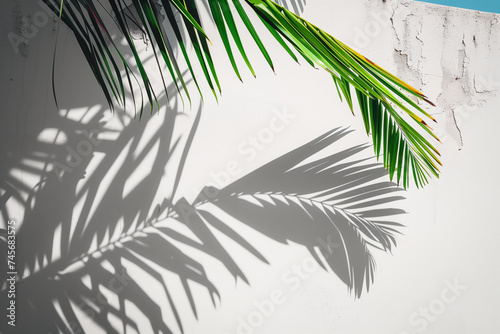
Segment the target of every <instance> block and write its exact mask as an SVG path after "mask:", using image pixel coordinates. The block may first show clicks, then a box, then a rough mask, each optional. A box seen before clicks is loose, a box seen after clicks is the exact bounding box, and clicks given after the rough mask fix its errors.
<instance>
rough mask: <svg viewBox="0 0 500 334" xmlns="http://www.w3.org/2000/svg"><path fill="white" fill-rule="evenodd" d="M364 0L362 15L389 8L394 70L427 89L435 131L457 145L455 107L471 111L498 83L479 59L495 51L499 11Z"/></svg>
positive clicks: (499, 39)
mask: <svg viewBox="0 0 500 334" xmlns="http://www.w3.org/2000/svg"><path fill="white" fill-rule="evenodd" d="M364 3H365V6H366V7H367V8H369V10H368V11H367V12H366V17H367V18H369V17H370V13H372V12H373V11H375V12H383V11H385V12H387V11H388V12H390V13H392V14H391V18H390V21H391V22H390V24H391V28H392V37H390V39H391V40H390V41H389V43H391V45H393V55H392V57H393V61H394V64H395V72H396V73H395V74H396V75H398V76H399V77H402V78H404V79H405V80H407V81H408V82H411V84H412V85H413V86H415V87H416V88H418V89H420V90H422V91H423V92H424V93H425V94H427V95H429V97H430V98H431V100H433V101H434V102H435V103H436V105H437V106H438V108H439V110H440V111H439V112H437V113H436V112H435V111H433V113H434V114H435V115H436V118H437V119H438V120H439V123H440V124H439V126H438V128H437V129H438V131H437V132H438V133H441V134H444V135H446V137H448V138H451V139H453V140H454V141H455V142H456V143H457V146H458V148H461V147H462V146H463V145H464V142H463V138H462V136H461V133H460V128H459V124H457V115H456V113H457V112H460V111H461V110H464V109H467V110H468V111H471V112H472V114H473V112H474V111H476V110H478V109H479V108H480V107H481V106H483V105H484V103H485V102H486V101H487V100H488V99H489V98H491V97H492V96H494V95H495V94H496V93H497V92H498V89H499V88H500V87H499V86H500V85H499V82H500V77H499V75H500V74H499V72H498V71H496V72H495V73H492V72H491V69H489V68H487V67H486V65H485V64H491V63H492V61H493V62H494V59H495V58H498V56H499V55H500V29H499V28H500V26H499V18H500V15H498V14H493V13H484V12H478V11H472V10H462V9H458V8H452V7H447V6H439V5H433V4H427V3H422V2H416V1H411V0H393V1H365V2H364ZM385 37H386V38H388V37H387V36H385ZM369 52H371V50H369V51H366V53H369ZM462 116H463V115H462ZM467 117H468V116H467ZM458 118H459V117H458ZM462 118H463V117H462Z"/></svg>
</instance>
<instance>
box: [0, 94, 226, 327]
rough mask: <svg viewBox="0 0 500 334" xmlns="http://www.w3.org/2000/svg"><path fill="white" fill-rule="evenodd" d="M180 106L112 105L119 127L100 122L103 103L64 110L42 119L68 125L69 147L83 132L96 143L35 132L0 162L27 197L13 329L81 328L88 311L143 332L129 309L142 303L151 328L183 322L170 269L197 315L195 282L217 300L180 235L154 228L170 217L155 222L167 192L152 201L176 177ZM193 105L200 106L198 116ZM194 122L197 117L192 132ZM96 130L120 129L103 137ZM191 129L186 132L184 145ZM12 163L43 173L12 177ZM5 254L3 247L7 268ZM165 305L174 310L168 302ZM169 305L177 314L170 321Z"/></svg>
mask: <svg viewBox="0 0 500 334" xmlns="http://www.w3.org/2000/svg"><path fill="white" fill-rule="evenodd" d="M163 102H164V101H163ZM94 109H95V108H94ZM177 109H178V106H174V107H173V108H171V109H169V108H167V110H166V111H162V112H164V113H165V114H164V115H163V119H158V118H159V116H155V118H156V119H153V117H151V118H150V119H148V120H146V119H143V120H142V121H141V122H137V121H135V120H133V119H130V117H128V116H126V115H121V114H117V115H116V118H114V120H117V119H118V120H119V122H118V123H120V126H118V128H119V129H118V130H114V128H113V127H108V126H107V125H106V124H100V123H101V119H102V117H103V110H99V111H97V112H95V113H94V114H93V115H92V114H91V113H89V111H87V112H85V113H84V115H83V117H82V119H84V118H85V119H86V120H87V121H85V122H83V121H81V122H79V121H70V120H69V119H66V118H65V117H62V118H61V119H58V120H57V121H56V122H55V124H51V125H48V127H49V128H59V129H62V130H63V131H64V132H65V134H66V137H67V142H66V143H65V144H67V145H66V147H72V148H75V150H76V148H77V147H79V145H80V144H81V143H82V142H83V141H85V142H88V143H90V142H92V143H94V147H93V148H92V150H91V152H89V154H84V155H81V156H79V157H78V159H76V160H75V157H72V158H71V159H68V151H67V150H65V149H64V147H62V146H60V145H49V144H47V143H42V142H37V141H35V142H34V143H32V145H30V146H29V150H27V151H26V152H24V157H20V159H19V160H16V161H17V162H16V161H10V162H11V164H12V165H11V166H10V167H9V166H7V165H3V166H2V167H5V171H6V172H5V174H4V175H5V176H6V178H5V182H4V184H5V185H6V186H5V187H12V188H13V189H21V190H22V191H24V192H26V193H28V194H29V195H28V196H27V197H28V199H27V200H25V199H24V198H23V196H21V195H19V196H17V197H18V198H19V199H20V200H19V201H18V202H21V203H22V204H23V205H24V207H23V209H24V210H23V211H24V217H23V218H22V219H20V221H22V227H21V228H20V229H19V231H18V232H17V240H18V245H17V249H18V254H17V259H16V262H17V269H18V272H19V277H18V286H19V290H18V296H17V305H18V314H20V315H22V319H23V320H24V321H19V322H18V325H17V328H16V329H17V330H20V331H21V332H26V333H60V332H63V333H82V332H84V331H86V328H87V327H86V325H85V323H87V324H88V323H89V321H90V322H92V323H93V324H94V325H95V327H97V328H100V329H101V330H102V331H104V332H107V333H116V332H126V331H127V329H128V330H130V329H132V330H134V329H135V331H137V332H140V329H139V327H140V325H138V322H137V320H136V319H133V318H132V317H131V316H130V313H133V312H135V311H134V310H135V309H138V310H140V312H142V314H143V315H144V316H145V318H147V319H149V326H150V328H151V331H152V332H155V333H159V332H162V333H171V332H179V331H180V332H183V326H182V322H181V314H180V312H179V311H178V309H177V303H176V300H175V297H173V296H172V293H171V290H172V288H170V287H169V285H170V283H169V282H170V281H169V280H167V279H166V278H165V275H166V274H167V273H168V274H169V275H170V276H175V277H176V278H177V280H178V281H180V282H181V286H182V289H183V291H184V293H185V296H186V298H187V299H188V300H189V304H190V305H191V308H192V312H193V313H194V314H195V316H196V315H197V310H196V306H195V302H194V300H195V298H194V294H193V292H192V285H193V284H196V285H197V286H201V287H202V288H205V289H206V291H207V292H208V296H209V297H210V298H211V300H212V302H213V303H214V304H215V299H216V298H217V297H218V293H217V290H216V288H215V286H214V285H213V284H212V283H211V282H210V280H209V279H208V277H207V275H206V273H205V270H204V267H203V265H202V264H200V262H199V261H198V260H196V259H194V258H193V257H192V256H188V255H186V254H184V252H183V251H182V250H181V248H180V246H179V243H177V244H173V243H171V242H169V240H167V239H166V238H165V234H163V233H161V231H160V229H159V228H160V227H162V223H165V224H167V225H168V223H169V221H168V220H165V219H164V220H162V221H161V222H160V223H158V224H156V223H157V220H158V217H159V216H160V215H162V214H165V212H166V210H167V209H168V207H169V206H170V205H169V204H168V203H169V201H168V200H166V199H165V200H163V201H162V203H159V204H156V205H155V201H157V200H156V198H157V196H156V195H157V194H158V193H164V192H165V191H164V189H162V188H160V186H161V185H162V180H163V179H164V178H170V179H172V180H173V179H174V178H173V176H170V175H167V177H165V166H166V165H167V164H168V163H169V162H170V161H171V159H172V155H173V154H174V153H175V152H176V151H178V150H179V147H180V146H179V143H180V142H181V138H182V136H181V137H176V136H175V135H174V131H173V130H174V127H175V126H177V127H178V126H179V125H180V126H182V124H178V122H177V121H176V120H177V119H179V118H186V116H184V114H178V113H177V111H176V110H177ZM94 111H95V110H94ZM199 115H200V112H198V116H197V117H196V119H195V125H196V122H197V121H199ZM151 123H152V124H153V125H155V126H153V130H152V131H151V127H150V126H149V127H148V125H151ZM157 124H159V126H156V125H157ZM184 126H185V124H184ZM115 127H116V124H115ZM96 129H100V130H96ZM194 131H195V127H194V126H193V130H192V131H191V132H192V133H194ZM85 133H86V134H87V135H85ZM89 134H90V137H89ZM101 134H105V135H115V137H116V138H114V139H106V138H100V136H99V135H101ZM104 137H106V136H104ZM191 137H192V136H190V137H189V138H188V140H187V141H185V146H186V148H188V147H189V146H190V141H192V138H191ZM98 156H99V157H100V158H98ZM148 156H149V157H150V158H149V160H148V166H147V168H149V173H148V174H147V175H146V176H145V177H144V178H142V179H141V180H140V181H139V182H137V184H135V185H134V186H133V187H132V189H131V190H126V189H125V185H126V183H127V181H129V179H130V178H131V177H132V175H133V174H134V173H135V172H137V171H140V170H141V169H143V168H144V164H143V163H144V161H146V158H147V157H148ZM183 156H185V154H183ZM37 157H38V160H39V161H40V162H42V163H43V164H44V167H41V168H40V167H37V168H36V169H35V168H30V166H29V164H26V160H29V159H36V158H37ZM151 157H152V159H151ZM72 159H73V161H72ZM182 159H184V158H182ZM182 159H181V160H182ZM56 163H59V165H60V166H63V165H66V164H68V163H69V166H71V168H69V167H68V166H67V165H66V167H67V169H64V168H63V169H64V170H56V172H54V171H53V170H52V169H51V168H47V165H53V166H52V167H54V166H55V165H56ZM92 164H94V166H93V167H92V166H91V165H92ZM91 167H92V168H91ZM14 168H17V169H19V170H23V171H30V172H31V173H32V174H34V175H36V176H37V177H38V178H39V179H40V181H39V182H38V183H37V185H36V186H35V187H33V188H30V186H29V185H28V184H27V183H26V184H22V180H16V178H14V177H9V173H8V170H9V169H14ZM89 171H90V172H89ZM60 172H62V173H60ZM177 178H178V176H176V179H177ZM103 183H105V184H103ZM5 187H4V188H5ZM166 193H168V191H167V192H166ZM5 194H7V192H5ZM15 195H16V192H9V196H7V195H6V196H5V197H4V198H3V199H2V200H3V202H2V214H3V216H4V217H9V210H8V205H7V204H8V202H9V200H11V199H14V198H16V196H15ZM155 196H156V197H155ZM166 216H168V214H166ZM2 233H3V232H2ZM4 241H5V240H4V238H3V237H2V236H0V245H1V246H2V249H4V248H6V243H5V242H4ZM3 260H4V259H3V257H2V268H5V267H4V265H5V263H4V261H3ZM129 267H133V268H134V270H133V273H130V274H129V272H130V270H129V269H128V268H129ZM137 273H139V274H142V275H146V276H148V277H149V278H150V279H151V280H152V281H154V282H156V283H158V284H159V285H160V286H161V287H162V288H163V294H164V296H165V303H162V302H158V300H156V299H155V298H154V294H152V293H151V291H148V289H147V287H145V286H144V285H142V284H139V283H138V282H140V281H141V280H140V278H139V277H140V275H139V276H138V274H137ZM1 289H2V291H1V295H2V300H7V298H3V297H4V296H5V295H6V293H7V291H6V285H5V284H4V285H3V286H2V287H1ZM130 304H133V305H134V306H133V307H132V308H133V309H134V310H132V311H131V307H130V306H128V307H127V305H130ZM168 306H169V307H170V310H169V311H170V312H169V311H166V308H167V307H168ZM166 313H169V314H171V317H172V318H173V321H172V322H169V323H168V325H167V321H166V320H165V319H166V318H167V316H166ZM25 319H29V321H25ZM113 319H114V322H113V321H112V320H113ZM2 324H4V322H2ZM117 324H120V325H117ZM141 326H144V324H142V325H141ZM2 330H3V329H2Z"/></svg>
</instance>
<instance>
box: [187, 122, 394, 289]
mask: <svg viewBox="0 0 500 334" xmlns="http://www.w3.org/2000/svg"><path fill="white" fill-rule="evenodd" d="M349 132H350V131H348V130H345V129H336V130H332V131H330V132H328V133H326V134H324V135H322V136H320V137H318V138H317V139H315V140H314V141H312V142H310V143H308V144H306V145H304V146H302V147H300V148H298V149H296V150H294V151H292V152H290V153H288V154H285V155H284V156H282V157H280V158H278V159H276V160H274V161H272V162H270V163H268V164H266V165H265V166H263V167H261V168H259V169H257V170H256V171H254V172H252V173H250V174H249V175H247V176H245V177H243V178H241V179H240V180H238V181H236V182H234V183H232V184H231V185H229V186H227V187H225V188H223V189H222V190H220V191H219V190H218V189H214V188H205V189H204V190H203V191H202V193H201V194H200V196H199V197H198V199H197V200H196V201H195V203H194V206H195V207H197V213H198V214H199V216H200V217H203V219H205V221H206V222H207V223H209V224H212V225H213V226H214V227H215V228H220V227H221V226H224V223H223V222H222V220H221V219H219V218H217V217H216V215H214V214H212V213H211V212H210V210H209V209H208V210H207V209H205V207H206V205H209V206H215V207H217V208H219V209H222V210H223V211H224V212H225V213H227V214H229V215H230V216H232V217H234V218H236V219H237V220H239V221H241V222H242V223H244V224H246V225H248V226H250V227H252V228H253V229H255V230H257V231H259V232H261V233H262V234H264V235H266V236H268V237H270V238H272V239H274V240H276V241H278V242H280V243H287V242H289V241H292V242H295V243H298V244H301V245H304V246H306V247H307V249H308V250H309V251H310V253H311V255H312V256H314V258H315V259H316V261H317V262H318V263H319V264H320V265H321V266H323V268H325V265H327V266H328V267H329V268H331V269H332V270H333V272H335V273H336V274H337V276H338V277H339V278H340V279H341V280H342V281H343V282H344V283H345V284H346V285H347V286H348V288H349V289H351V290H353V291H354V293H355V295H356V296H357V297H360V296H361V293H362V291H363V287H366V289H367V290H368V289H369V286H370V284H371V283H372V282H373V275H374V269H375V260H374V257H373V254H372V251H373V249H379V250H383V251H390V250H391V248H392V247H393V246H394V245H396V239H395V234H396V233H398V232H397V228H398V227H400V226H401V225H400V224H399V223H396V222H393V221H390V220H388V217H390V216H393V215H397V214H401V213H403V212H404V211H402V210H400V209H394V208H391V207H389V206H388V205H391V204H392V203H393V202H394V201H397V200H401V199H403V197H402V196H398V195H394V193H395V192H399V191H401V189H400V188H398V187H397V186H396V185H395V184H394V183H392V182H387V181H385V178H384V176H386V174H387V173H386V171H385V170H384V169H383V167H382V166H381V165H380V164H378V163H371V162H370V160H371V159H356V158H355V157H356V156H357V155H358V153H360V152H362V151H364V150H365V149H366V148H367V146H366V145H359V146H355V147H352V148H348V149H345V150H342V151H339V152H337V153H334V154H332V155H329V156H327V157H324V158H321V159H317V160H314V161H312V162H307V163H304V161H305V160H307V159H310V158H311V157H312V156H313V155H314V154H316V153H319V152H320V151H321V150H323V149H325V148H327V147H328V146H330V145H333V144H336V142H337V141H338V140H339V139H341V138H342V137H344V136H345V135H347V134H348V133H349ZM209 194H217V195H216V196H213V195H212V196H210V195H209ZM181 216H182V217H183V219H184V220H185V221H188V222H189V223H191V224H193V221H194V220H193V218H192V217H191V216H192V215H191V214H190V212H189V211H188V210H186V209H184V210H183V211H182V212H181ZM195 217H197V216H195ZM196 219H199V218H196ZM224 228H226V229H227V228H228V227H227V226H225V227H224Z"/></svg>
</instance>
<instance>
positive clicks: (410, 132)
mask: <svg viewBox="0 0 500 334" xmlns="http://www.w3.org/2000/svg"><path fill="white" fill-rule="evenodd" d="M44 1H45V2H46V3H47V4H48V5H49V6H50V7H51V8H52V9H53V10H54V11H56V12H58V13H59V14H60V15H61V19H62V20H63V21H64V22H65V23H66V24H67V25H68V27H69V28H70V29H71V30H72V31H73V32H74V34H75V36H76V38H77V41H78V43H79V45H80V47H81V49H82V52H83V53H84V55H85V57H86V58H87V62H88V63H89V65H90V67H91V69H92V71H93V73H94V76H95V77H96V80H97V81H98V83H99V85H100V86H101V88H102V89H103V92H104V94H105V96H106V99H107V101H108V103H109V104H110V106H111V107H113V105H114V103H118V104H125V96H124V95H125V84H124V80H123V79H122V77H121V76H122V73H121V72H120V68H121V69H122V70H123V71H124V73H125V77H126V78H127V80H126V82H128V87H129V88H130V89H129V90H130V91H133V87H132V86H133V85H132V82H133V81H137V80H138V79H137V78H136V75H135V74H134V72H133V71H132V67H137V71H138V73H139V75H138V77H140V81H137V82H140V87H141V93H142V91H144V92H145V95H146V96H147V99H148V102H149V104H150V105H151V112H153V106H154V105H155V104H156V105H157V106H158V100H157V97H156V96H157V92H155V88H154V87H153V85H152V83H151V79H150V76H151V75H158V74H159V77H160V78H161V80H162V82H163V86H164V89H166V83H165V80H166V78H165V74H164V72H168V76H169V77H170V79H171V81H172V82H173V83H174V84H175V86H176V88H177V91H178V92H179V93H180V94H181V96H182V95H185V97H186V98H187V100H188V101H191V96H190V93H189V91H188V89H187V85H186V82H187V78H185V74H183V73H182V72H181V67H182V66H183V65H181V64H180V61H181V60H183V63H184V64H185V66H187V67H188V69H189V73H190V76H191V77H192V78H193V81H194V83H195V85H196V87H197V89H198V91H199V93H200V94H202V90H201V89H200V85H199V81H198V79H197V77H196V73H195V70H194V67H193V66H192V64H193V61H192V60H191V56H190V53H189V52H188V50H187V48H186V45H187V44H188V43H189V44H190V45H192V46H193V49H194V51H195V52H194V53H195V54H196V57H195V58H196V59H197V61H198V63H199V64H200V67H201V69H202V72H203V76H204V78H205V81H206V82H207V83H208V85H209V87H210V89H211V90H212V92H213V94H214V96H215V97H216V98H217V92H219V93H220V91H221V87H220V83H219V79H218V77H217V71H216V69H215V65H214V62H213V60H212V56H211V54H210V48H209V46H208V43H207V41H208V42H209V40H208V36H207V35H206V33H205V32H204V30H203V24H202V22H201V19H200V14H199V8H198V6H199V3H197V2H196V1H195V0H186V1H184V2H181V1H179V0H161V1H155V0H132V6H133V8H134V10H135V12H136V13H137V17H138V19H139V21H140V24H141V25H142V29H143V30H144V32H145V34H146V35H147V36H148V39H149V40H151V41H152V43H151V45H152V49H153V55H154V57H155V61H156V64H157V70H156V71H154V73H151V72H150V71H149V72H148V70H147V69H146V68H147V67H146V66H145V65H144V63H143V60H142V59H141V57H140V55H139V52H138V50H137V47H136V46H135V42H134V41H133V39H132V38H131V36H130V27H129V23H128V20H127V17H126V14H125V10H124V9H125V8H126V7H127V6H126V3H125V0H108V3H109V7H110V10H111V12H112V15H110V14H109V12H106V10H104V9H103V8H99V6H96V5H95V1H92V0H66V1H64V5H63V7H62V11H60V8H61V6H60V5H61V2H60V0H44ZM208 3H209V8H210V15H211V17H212V19H213V22H214V24H215V26H216V27H217V29H218V31H219V34H220V37H221V40H222V43H223V45H224V47H225V49H226V53H227V55H228V58H229V62H230V64H231V66H232V68H233V70H234V72H235V73H236V75H237V76H238V78H240V79H242V75H241V73H240V69H239V68H238V66H237V61H236V55H235V54H236V52H235V50H233V49H232V44H233V45H235V46H236V49H237V53H239V55H240V56H241V57H242V59H243V60H244V62H245V63H246V65H247V67H248V69H249V71H250V72H251V73H252V74H253V75H254V76H255V71H254V69H253V67H252V65H251V62H250V57H249V56H248V55H247V53H246V51H245V47H244V43H243V41H242V39H241V37H240V33H239V31H238V28H237V24H236V17H239V18H240V20H241V21H242V22H243V23H244V25H245V27H246V28H247V30H248V32H249V33H250V35H251V36H252V38H253V39H254V41H255V43H256V44H257V46H258V48H259V49H260V51H261V53H262V55H263V57H264V58H265V59H266V61H267V63H268V64H269V66H270V67H271V68H272V69H273V70H274V63H273V60H272V59H271V56H270V55H269V53H268V51H267V50H266V48H265V46H264V43H263V42H262V40H261V38H260V37H259V35H258V34H257V32H256V30H255V28H254V27H253V24H252V22H251V20H250V18H249V16H248V15H247V13H246V11H247V10H248V7H249V8H251V9H252V10H253V11H254V12H255V13H256V15H257V17H259V19H260V20H261V21H262V22H263V23H264V25H265V26H266V27H267V28H268V30H269V31H270V33H271V35H272V36H274V38H275V39H276V41H277V42H278V43H279V44H280V45H281V46H282V47H283V48H284V49H285V50H286V51H287V52H288V53H289V54H290V55H291V56H292V57H293V59H295V60H297V57H296V56H295V55H294V54H293V52H292V50H291V49H290V47H289V46H291V48H292V49H295V50H296V51H297V52H298V53H299V54H300V55H301V56H302V57H303V58H304V59H305V60H306V61H307V62H308V63H310V64H311V65H313V66H314V65H317V66H319V67H321V68H323V69H325V70H326V71H327V72H328V73H329V74H330V75H332V77H333V81H334V84H335V86H336V87H337V90H338V92H339V95H340V96H341V97H342V96H343V97H344V98H345V100H346V101H347V103H348V104H349V107H350V108H351V110H353V108H354V103H353V100H354V96H356V98H357V99H358V102H359V103H358V104H359V108H360V110H361V115H362V117H363V120H364V123H365V128H366V131H367V134H371V136H372V140H373V143H374V149H375V152H376V154H377V157H380V155H383V157H384V158H383V161H384V165H385V167H386V168H387V169H388V170H389V174H390V176H391V178H394V179H396V180H397V181H398V182H401V184H402V185H403V186H404V187H405V188H406V187H408V186H409V185H410V180H411V179H413V180H414V182H415V184H416V185H417V187H420V186H423V185H425V184H426V183H427V182H428V178H429V176H436V177H438V176H439V169H438V166H439V165H440V164H441V163H440V161H439V152H438V151H437V149H436V148H435V147H434V146H433V145H432V144H431V142H430V141H431V140H438V138H437V137H436V136H435V135H434V134H433V132H432V129H431V128H430V127H429V125H428V124H427V122H426V121H425V120H424V118H428V119H430V120H434V119H433V118H432V117H431V116H430V115H429V114H428V113H427V112H425V111H424V110H423V109H422V107H420V106H419V105H418V103H417V102H416V101H418V100H424V101H427V102H429V103H430V101H429V100H428V99H427V97H426V96H425V95H424V94H422V93H421V92H419V91H418V90H416V89H414V88H413V87H411V86H409V85H408V84H406V83H405V82H403V81H401V80H400V79H398V78H397V77H395V76H394V75H392V74H390V73H388V72H387V71H385V70H384V69H382V68H381V67H379V66H378V65H376V64H375V63H373V62H372V61H370V60H369V59H368V58H366V57H364V56H362V55H360V54H359V53H357V52H356V51H354V50H353V49H351V48H350V47H348V46H347V45H345V44H344V43H342V42H340V41H339V40H337V39H336V38H334V37H333V36H331V35H329V34H328V33H326V32H325V31H323V30H321V29H320V28H318V27H317V26H315V25H313V24H312V23H310V22H308V21H306V20H304V19H302V18H301V17H299V16H298V15H296V14H294V13H292V12H291V11H289V10H287V9H286V8H285V7H282V6H280V5H278V4H277V3H275V2H273V1H271V0H246V1H245V3H246V4H245V6H248V7H247V8H245V7H244V4H243V3H242V2H241V1H240V0H233V1H232V3H230V2H229V1H228V0H210V1H208ZM99 4H100V3H99ZM101 7H102V5H101ZM162 8H163V9H164V11H165V13H166V17H167V19H166V20H163V17H162V15H161V11H162ZM177 12H178V13H180V15H181V17H182V20H176V19H175V16H174V15H175V13H177ZM111 16H113V17H114V18H115V21H114V23H113V21H112V20H110V18H109V17H111ZM106 17H107V18H106ZM110 25H116V26H117V28H118V30H119V31H120V32H121V34H122V36H123V37H124V38H125V40H126V42H127V45H128V48H127V52H130V53H131V54H132V56H133V57H132V59H133V61H134V66H132V64H130V63H129V61H127V60H125V57H124V55H123V52H124V51H120V48H119V47H118V46H117V44H116V42H115V40H116V39H117V38H116V37H115V39H113V38H112V36H111V35H110V33H109V28H108V27H109V26H110ZM183 31H187V32H188V34H187V36H183ZM108 42H109V43H110V46H108V44H107V43H108ZM176 46H178V47H179V48H180V50H181V53H182V56H178V55H176V53H175V52H174V51H175V50H174V49H175V47H176ZM352 91H354V93H355V94H353V92H352ZM415 100H416V101H415ZM143 103H144V101H141V102H140V105H141V114H140V115H142V105H143ZM134 105H135V100H134Z"/></svg>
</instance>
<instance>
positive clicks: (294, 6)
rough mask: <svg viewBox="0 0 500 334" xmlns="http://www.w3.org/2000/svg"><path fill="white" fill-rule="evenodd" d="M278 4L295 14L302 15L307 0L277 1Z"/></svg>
mask: <svg viewBox="0 0 500 334" xmlns="http://www.w3.org/2000/svg"><path fill="white" fill-rule="evenodd" d="M276 3H278V4H280V5H282V6H283V7H285V8H286V9H288V10H291V11H293V12H294V13H295V14H300V13H302V12H303V11H304V7H305V5H306V0H277V1H276Z"/></svg>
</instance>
